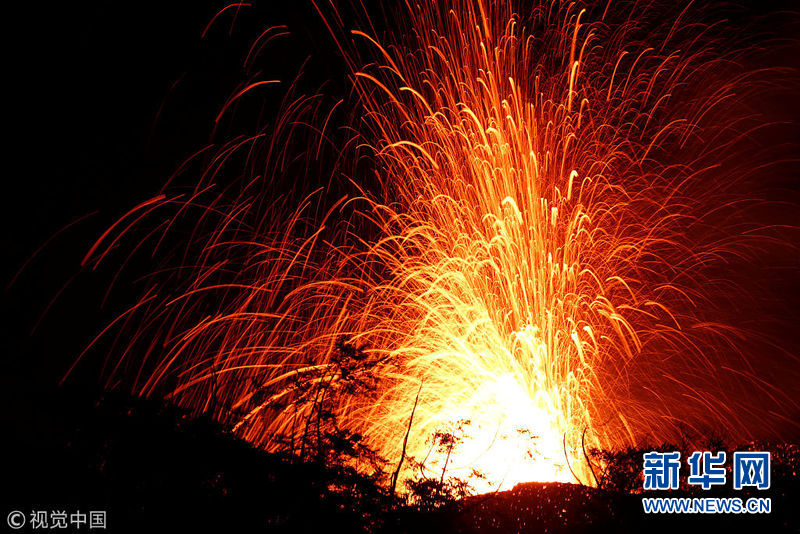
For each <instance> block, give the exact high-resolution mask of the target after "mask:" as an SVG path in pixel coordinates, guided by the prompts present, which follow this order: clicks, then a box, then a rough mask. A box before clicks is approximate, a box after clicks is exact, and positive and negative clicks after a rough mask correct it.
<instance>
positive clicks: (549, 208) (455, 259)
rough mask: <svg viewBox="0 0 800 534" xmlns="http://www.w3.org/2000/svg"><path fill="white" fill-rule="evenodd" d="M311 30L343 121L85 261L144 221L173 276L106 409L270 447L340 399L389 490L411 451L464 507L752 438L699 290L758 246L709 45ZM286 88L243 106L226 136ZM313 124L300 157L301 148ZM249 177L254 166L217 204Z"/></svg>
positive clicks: (736, 80) (280, 144) (136, 321)
mask: <svg viewBox="0 0 800 534" xmlns="http://www.w3.org/2000/svg"><path fill="white" fill-rule="evenodd" d="M451 4H452V5H451ZM229 7H230V6H229ZM323 7H324V6H323ZM323 7H320V8H319V9H318V13H319V15H320V16H321V17H322V18H323V20H324V21H325V22H326V23H327V24H328V26H329V28H330V31H331V35H332V36H333V38H334V39H335V41H336V43H337V44H338V45H339V47H340V48H341V53H342V54H343V56H344V57H345V58H346V60H347V62H348V65H349V66H350V68H351V69H352V77H351V81H352V90H353V91H352V98H350V99H346V100H345V101H340V102H337V103H336V104H334V105H332V106H329V107H328V108H327V109H324V106H322V105H321V104H318V102H319V99H317V100H315V99H314V98H311V97H298V98H297V99H296V100H294V101H293V102H291V101H289V100H287V102H289V103H288V104H287V105H285V106H284V112H283V114H282V116H281V118H280V119H279V120H278V121H277V122H276V124H275V125H273V127H272V128H265V129H263V130H262V131H260V132H259V133H257V134H255V135H251V136H242V137H237V138H235V139H233V140H231V141H230V142H229V143H227V144H226V145H225V146H224V147H222V148H221V149H219V150H218V151H217V152H216V155H215V156H214V157H212V158H209V160H208V161H207V165H206V170H205V171H204V172H203V174H202V176H201V177H200V178H199V179H198V180H197V182H196V184H195V186H194V187H193V188H192V189H191V190H190V191H188V192H183V193H181V192H174V191H171V190H169V189H168V188H167V189H165V191H164V193H163V194H162V195H159V196H158V197H154V198H153V199H151V200H149V201H146V202H144V203H142V204H140V205H139V206H137V207H136V208H135V209H134V210H132V211H131V212H130V213H129V214H127V215H126V216H125V217H124V218H123V219H122V220H120V222H119V223H117V224H116V225H115V226H114V227H113V228H112V229H111V230H109V232H107V233H106V234H105V235H104V236H103V237H102V238H101V239H100V240H99V241H98V242H97V243H96V244H95V246H94V247H93V248H92V250H91V251H90V253H89V254H88V255H87V257H86V260H85V264H87V265H96V264H97V263H99V262H100V261H101V260H102V259H103V258H104V257H105V256H106V255H107V253H108V252H109V251H110V250H111V249H113V248H115V247H116V246H117V244H118V243H119V240H120V239H121V236H122V235H123V234H126V233H128V232H130V231H132V229H133V228H138V227H148V226H147V224H146V223H145V221H152V220H156V221H157V222H156V224H154V225H150V226H149V227H148V228H150V229H151V230H152V232H151V233H150V235H149V236H148V239H149V240H151V241H152V242H154V243H155V246H156V251H157V252H158V253H159V254H160V256H159V257H161V258H163V263H164V266H163V268H162V269H159V270H158V271H157V272H156V273H155V274H154V275H153V276H151V277H149V278H148V279H147V280H146V282H145V283H146V284H147V289H146V290H145V292H144V293H143V297H142V299H141V300H140V301H139V302H138V303H137V304H136V305H135V306H133V307H132V308H131V309H130V310H129V311H128V312H126V313H125V314H123V315H122V316H121V317H120V318H119V319H118V321H117V322H115V325H120V324H124V325H129V327H128V328H127V329H124V331H126V332H129V334H126V335H124V336H122V337H121V341H120V343H122V344H123V345H124V346H123V348H122V349H119V348H117V350H116V352H115V356H114V357H113V358H111V359H110V360H109V363H108V364H107V368H106V372H107V376H108V384H109V386H113V385H115V384H117V383H118V382H120V381H121V382H123V383H127V384H130V386H131V387H132V388H133V389H134V391H135V392H136V393H137V394H141V395H146V396H149V395H160V396H163V397H166V398H168V399H171V400H172V401H174V402H176V403H178V404H179V405H181V406H183V407H186V408H188V409H189V410H191V411H192V412H193V413H197V414H200V413H209V414H211V415H212V416H213V417H215V418H216V419H218V420H219V421H221V422H222V423H224V424H226V425H228V426H229V427H230V428H232V429H233V430H234V431H235V432H236V434H237V435H239V436H241V437H243V438H244V439H246V440H248V441H250V442H252V443H254V444H256V445H258V446H260V447H263V448H265V449H267V450H270V451H280V450H285V449H286V447H287V443H290V442H296V441H299V440H301V439H302V436H303V434H304V433H307V432H308V428H309V419H310V418H311V414H312V412H313V410H314V409H315V406H319V405H320V404H319V403H323V402H331V403H332V408H331V410H332V416H331V417H332V418H335V420H336V421H337V423H338V424H339V425H341V426H342V427H344V428H346V429H348V430H349V431H351V432H357V433H358V434H360V435H361V436H363V439H364V443H365V444H366V445H368V446H369V447H370V448H372V449H374V450H375V451H377V452H378V454H379V455H380V456H381V457H382V458H384V459H386V460H387V461H388V462H389V465H390V467H389V470H390V471H391V470H393V469H394V466H396V465H397V462H398V460H399V459H400V458H401V455H402V454H403V451H405V455H406V457H409V458H413V459H414V460H415V462H406V463H405V464H404V465H403V472H402V474H401V480H404V479H408V478H410V477H413V476H415V475H417V474H418V472H419V471H418V469H422V471H423V472H424V473H427V474H429V475H432V476H436V477H438V473H442V472H443V471H446V474H447V475H448V476H457V477H464V478H469V479H470V480H471V482H472V484H473V486H474V487H475V489H477V490H478V491H491V490H495V489H497V488H502V489H506V488H510V487H512V486H513V485H514V484H516V483H519V482H524V481H566V482H576V481H579V482H581V483H584V484H594V483H595V480H594V479H593V476H592V472H591V468H590V467H589V464H588V463H587V458H586V453H585V451H587V450H590V449H591V448H593V447H604V448H613V447H620V446H626V445H632V444H636V443H637V442H639V443H641V442H642V441H644V440H647V439H650V438H653V439H667V438H669V437H670V436H674V435H675V433H676V432H678V431H679V428H681V427H682V426H688V427H692V428H694V429H702V428H712V427H713V428H715V429H716V430H717V431H719V432H720V433H722V435H724V436H726V437H735V438H741V437H744V436H745V435H746V432H745V431H744V430H743V428H744V426H743V425H742V424H741V417H742V416H741V415H739V412H737V410H736V406H738V405H739V403H740V402H741V401H742V400H743V397H740V396H738V395H739V394H738V393H736V392H737V391H740V390H742V389H746V388H747V386H743V385H742V384H750V383H753V384H754V383H755V382H756V380H755V379H754V378H752V376H753V371H752V369H749V368H748V367H747V366H745V365H743V364H742V362H744V361H745V359H746V358H745V355H744V353H745V352H746V349H745V348H743V346H742V345H741V344H740V342H739V341H740V339H742V338H743V337H745V336H743V335H742V333H741V331H740V330H738V329H737V327H736V325H734V324H729V323H728V322H726V321H727V320H726V317H728V316H727V315H726V314H725V313H724V310H725V307H726V306H727V304H726V302H727V300H725V299H719V298H716V295H717V294H718V293H719V292H720V291H722V289H721V286H722V285H724V283H723V282H720V280H721V279H724V276H723V277H722V278H720V275H719V272H720V266H724V265H725V263H726V262H727V261H728V260H729V259H730V258H734V257H743V256H747V255H751V254H754V253H755V250H756V249H757V247H755V246H754V245H753V242H754V241H755V240H757V239H758V238H759V237H758V236H759V232H758V228H757V227H756V226H754V225H750V226H748V224H747V223H746V222H742V221H741V220H739V219H736V218H735V217H733V216H731V215H730V214H731V213H736V212H737V211H738V210H741V204H739V203H740V202H741V201H743V199H742V198H741V197H740V196H739V195H740V193H739V191H741V188H740V187H738V186H737V185H736V184H738V183H741V182H742V181H743V180H745V178H746V177H747V176H749V174H748V172H749V170H748V169H746V168H737V167H735V165H732V164H731V163H730V162H731V161H734V160H736V158H737V156H738V151H740V150H741V149H740V148H737V147H740V145H741V144H742V143H744V142H745V141H746V140H747V135H748V133H747V132H748V131H750V130H749V129H750V128H752V127H753V125H751V124H749V123H748V122H747V120H748V118H747V115H746V113H745V112H741V114H739V115H737V113H739V111H738V110H739V108H738V107H737V104H736V103H737V102H740V101H741V99H743V98H746V96H747V94H748V92H749V91H753V90H756V89H754V88H756V86H757V84H754V83H753V82H752V80H751V78H750V77H749V75H747V74H744V75H742V74H738V75H736V76H733V75H730V74H729V72H730V70H729V69H728V67H729V66H730V64H731V57H729V56H726V55H725V54H723V53H721V52H720V51H719V50H717V49H715V48H714V43H715V41H714V40H713V39H712V38H711V37H708V36H707V35H706V33H707V32H708V31H709V29H708V28H706V27H702V26H700V25H697V24H693V23H691V22H690V21H689V20H688V19H687V17H688V15H687V14H686V13H683V12H675V13H674V14H672V15H670V16H671V17H672V18H671V19H670V18H664V19H663V20H666V23H664V22H663V21H662V22H658V23H656V22H654V21H656V20H658V19H661V18H663V17H666V15H664V14H663V13H662V12H660V11H657V10H656V8H654V7H652V6H650V5H649V4H648V5H647V6H642V5H639V4H636V3H631V4H624V5H620V6H614V5H611V3H610V4H609V5H608V6H605V5H602V6H599V7H597V6H595V7H592V6H586V7H582V3H580V2H578V3H568V2H565V3H560V2H553V3H552V4H551V3H547V2H544V3H540V4H536V5H535V6H533V7H530V6H528V7H524V6H520V7H516V8H515V7H513V6H512V5H511V3H509V2H506V1H498V2H490V1H488V0H457V1H455V2H452V3H449V2H447V3H446V2H441V3H439V2H435V1H433V0H423V1H421V2H419V3H414V4H408V5H406V6H405V7H404V8H403V9H400V10H399V12H398V16H397V20H402V21H403V22H398V23H397V24H401V26H400V28H399V31H398V35H399V36H396V37H392V35H391V34H390V35H388V36H381V37H379V36H378V35H376V34H374V32H373V31H367V30H366V29H364V28H369V27H370V25H369V24H367V25H365V26H364V28H361V29H352V28H347V27H342V25H341V23H340V22H339V18H338V17H337V12H336V10H335V9H330V10H329V11H326V10H325V9H323ZM219 16H220V17H223V16H224V13H223V12H221V13H220V15H219ZM652 28H658V30H657V31H656V30H652ZM281 32H284V30H283V29H281V28H270V29H268V30H267V32H265V34H263V35H262V36H261V37H259V39H258V40H257V41H256V42H255V44H254V51H253V53H258V52H259V51H261V50H262V49H263V47H264V42H265V41H268V40H269V39H271V38H272V37H273V36H274V35H277V34H280V33H281ZM246 61H252V57H251V56H250V55H248V59H247V60H246ZM277 85H278V83H277V82H276V81H274V80H264V81H261V82H259V81H256V82H255V83H249V84H247V85H246V86H243V87H242V88H241V89H240V90H237V91H236V92H235V93H234V94H233V96H232V97H231V99H230V100H229V101H228V102H226V103H225V104H224V106H223V107H222V109H221V111H220V114H219V117H218V118H217V120H218V125H219V124H221V123H223V122H224V120H225V117H226V116H228V115H229V114H231V113H233V112H234V111H233V109H234V108H235V107H236V104H237V103H238V102H239V101H242V100H245V99H257V98H259V95H263V94H265V92H267V91H275V90H276V86H277ZM348 106H349V109H350V110H351V112H352V117H353V118H351V119H350V120H346V121H345V120H343V119H341V118H339V117H340V114H339V111H340V110H341V108H346V107H348ZM309 109H310V110H311V111H308V110H309ZM300 110H306V112H307V115H308V114H310V116H311V117H310V118H308V116H306V117H305V118H302V120H300V119H299V118H298V116H299V115H302V112H301V111H300ZM337 121H338V123H337ZM301 123H302V124H301ZM309 125H310V126H312V127H313V129H314V131H316V132H318V139H317V140H316V141H314V142H306V143H298V142H297V141H296V140H295V142H294V143H293V142H291V139H292V138H293V136H295V135H297V136H299V134H298V133H297V132H296V129H302V128H305V127H306V126H309ZM345 127H346V128H345ZM334 131H336V132H339V133H338V134H336V135H334V134H333V133H332V132H334ZM341 132H347V134H346V135H348V136H349V139H348V140H347V141H346V142H341V137H342V134H341ZM304 135H305V134H304ZM298 144H302V145H303V146H302V149H303V150H300V149H297V150H296V152H295V153H293V152H292V151H293V148H292V147H293V146H296V145H298ZM329 145H336V146H334V147H333V148H331V147H330V146H329ZM207 153H210V152H208V151H204V152H202V153H201V154H202V155H205V154H207ZM241 154H244V160H245V161H246V164H245V165H244V167H243V168H246V169H247V170H246V171H244V172H243V173H242V175H241V178H240V179H239V180H237V181H235V183H234V184H229V183H224V184H223V185H221V186H220V185H218V178H217V176H218V174H221V173H222V170H221V169H223V167H226V166H230V165H234V163H231V162H238V161H240V159H237V158H240V155H241ZM255 154H258V156H256V155H255ZM326 154H328V156H326ZM331 154H333V156H331ZM326 157H328V158H329V160H330V161H331V162H332V165H331V167H330V168H329V181H330V184H331V185H330V186H326V187H324V188H322V189H321V190H317V191H314V192H312V193H311V194H308V195H307V196H306V195H305V194H304V196H303V198H302V200H301V201H298V202H293V201H292V200H291V199H292V198H294V196H297V195H294V196H293V195H292V194H286V195H283V196H282V197H280V198H279V199H278V200H275V199H276V197H275V196H274V195H275V190H274V189H271V188H270V185H269V183H271V182H272V181H275V180H278V179H279V178H280V175H281V173H282V172H284V169H287V168H289V167H290V166H291V165H294V166H295V167H296V166H298V165H299V166H300V167H301V168H303V169H306V171H301V173H300V174H301V175H302V173H303V172H308V173H309V174H311V173H312V170H311V169H313V168H318V167H319V165H320V164H319V161H320V160H322V161H325V158H326ZM365 161H366V162H367V163H366V164H363V163H364V162H365ZM298 162H300V163H298ZM304 166H305V167H304ZM365 168H368V169H369V171H368V173H367V172H366V171H365V170H364V169H365ZM731 169H733V170H731ZM286 172H288V171H286ZM276 177H277V178H276ZM344 182H346V183H345V185H344V186H342V185H341V184H342V183H344ZM335 184H339V185H338V186H337V185H335ZM337 187H338V189H337ZM348 189H349V191H351V192H353V191H355V192H356V193H355V194H349V195H346V194H345V193H343V192H342V191H343V190H348ZM298 190H302V187H298ZM337 191H339V192H338V193H337ZM332 198H334V200H331V199H332ZM187 221H189V223H188V224H189V226H190V227H191V231H190V232H187V234H186V237H185V238H184V239H183V240H182V241H180V243H181V244H180V245H178V246H172V245H167V244H166V243H167V242H171V241H169V238H166V237H165V236H168V235H170V232H171V231H174V228H173V227H180V226H181V225H184V226H185V225H186V224H187ZM170 248H172V250H168V249H170ZM343 347H346V348H348V350H350V352H352V353H353V354H355V356H354V358H353V360H354V361H356V362H357V365H351V366H350V367H347V370H346V371H345V370H344V369H345V368H344V367H343V366H342V364H341V353H342V351H343ZM350 374H353V375H355V377H351V376H350ZM359 377H361V378H364V379H365V380H366V378H367V377H368V378H369V380H370V384H371V386H370V387H369V388H358V387H353V388H347V387H339V388H338V389H336V390H335V391H333V390H331V391H330V393H328V394H329V395H330V397H329V398H328V399H317V400H315V401H314V403H308V402H305V403H301V402H298V399H299V397H300V393H299V391H298V388H299V386H298V383H299V381H303V383H304V384H309V383H310V384H316V385H324V384H333V383H334V381H337V380H338V381H340V380H342V379H347V380H350V379H351V378H359ZM732 384H738V386H737V387H731V385H732ZM758 387H759V388H763V391H767V392H768V393H767V394H768V395H773V396H774V398H777V397H780V393H778V392H777V391H773V390H770V389H769V386H765V385H763V384H761V385H759V386H758ZM320 391H327V390H324V389H321V390H320ZM776 402H784V400H781V399H779V400H778V401H776ZM790 402H791V401H790ZM412 412H413V419H412ZM321 419H322V418H320V419H318V420H317V421H316V422H314V423H313V424H315V425H319V424H325V421H321ZM406 433H408V436H407V443H405V445H404V438H405V437H406ZM443 433H446V434H447V435H448V436H450V439H452V440H454V442H452V443H453V446H450V447H443V446H441V443H440V442H437V436H439V437H441V436H442V435H443ZM420 463H421V464H422V467H419V464H420ZM475 472H478V473H480V474H482V475H483V476H482V477H477V476H474V475H475Z"/></svg>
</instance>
